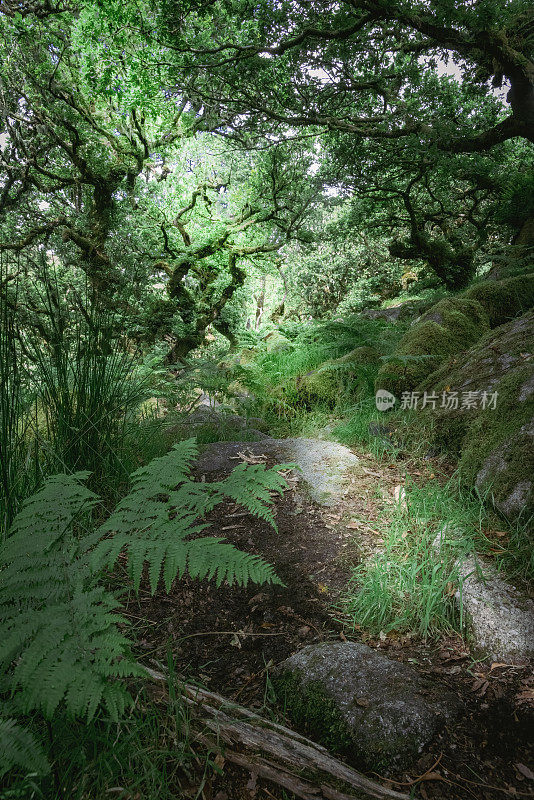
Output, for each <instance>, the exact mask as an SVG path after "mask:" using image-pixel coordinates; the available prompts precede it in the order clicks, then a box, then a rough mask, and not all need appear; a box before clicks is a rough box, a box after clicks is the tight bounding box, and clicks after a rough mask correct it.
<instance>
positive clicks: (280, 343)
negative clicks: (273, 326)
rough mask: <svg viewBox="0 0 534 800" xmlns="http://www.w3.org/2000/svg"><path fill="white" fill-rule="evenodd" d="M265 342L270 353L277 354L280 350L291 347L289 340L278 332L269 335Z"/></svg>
mask: <svg viewBox="0 0 534 800" xmlns="http://www.w3.org/2000/svg"><path fill="white" fill-rule="evenodd" d="M263 341H264V342H265V349H266V350H267V352H268V353H276V352H278V351H279V350H285V349H286V347H288V346H289V345H291V342H290V341H289V339H287V338H286V337H285V336H283V335H282V334H281V333H278V331H274V332H273V333H269V334H268V335H267V336H266V337H265V338H264V340H263Z"/></svg>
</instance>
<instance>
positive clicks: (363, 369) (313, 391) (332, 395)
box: [297, 346, 380, 405]
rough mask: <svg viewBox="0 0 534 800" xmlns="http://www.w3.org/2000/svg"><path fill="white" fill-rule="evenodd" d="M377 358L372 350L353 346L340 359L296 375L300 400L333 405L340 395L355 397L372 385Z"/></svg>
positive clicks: (375, 351) (378, 357) (375, 352)
mask: <svg viewBox="0 0 534 800" xmlns="http://www.w3.org/2000/svg"><path fill="white" fill-rule="evenodd" d="M379 363H380V356H379V354H378V351H377V350H375V348H374V347H369V346H362V347H356V348H355V349H354V350H351V351H350V353H347V354H346V355H344V356H342V357H341V358H335V359H331V360H330V361H325V363H324V364H321V366H320V367H318V368H317V369H314V370H311V371H310V372H307V373H306V374H305V375H301V376H299V378H298V379H297V391H298V395H299V397H300V398H301V399H303V400H305V401H307V400H322V401H325V402H327V403H330V404H332V405H335V403H336V402H337V401H338V400H339V398H340V397H341V396H347V395H350V396H352V397H357V396H358V394H359V393H360V392H361V390H362V389H363V388H364V387H367V386H369V385H371V386H372V382H373V380H374V377H375V374H376V369H377V367H378V364H379Z"/></svg>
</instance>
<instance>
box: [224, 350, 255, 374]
mask: <svg viewBox="0 0 534 800" xmlns="http://www.w3.org/2000/svg"><path fill="white" fill-rule="evenodd" d="M257 355H258V352H257V350H255V349H254V348H252V347H244V348H243V349H242V350H238V351H237V352H230V353H228V354H227V355H226V356H225V357H224V358H222V359H221V360H220V361H219V363H218V364H217V366H218V367H219V368H220V369H233V368H234V367H244V366H247V365H248V364H251V363H252V362H253V361H254V359H255V358H256V356H257Z"/></svg>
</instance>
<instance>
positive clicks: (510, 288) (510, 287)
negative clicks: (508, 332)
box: [463, 272, 534, 328]
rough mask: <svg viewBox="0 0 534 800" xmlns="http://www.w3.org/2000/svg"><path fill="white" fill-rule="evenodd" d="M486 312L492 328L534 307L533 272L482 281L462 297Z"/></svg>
mask: <svg viewBox="0 0 534 800" xmlns="http://www.w3.org/2000/svg"><path fill="white" fill-rule="evenodd" d="M463 296H464V297H467V298H469V299H471V300H476V301H477V302H478V303H480V305H481V306H482V307H483V308H484V310H485V311H486V313H487V315H488V318H489V323H490V325H491V327H492V328H495V327H497V326H498V325H503V324H504V323H505V322H509V321H510V320H511V319H513V318H514V317H517V315H518V314H522V313H524V312H525V311H528V309H530V308H532V307H533V306H534V272H531V273H529V274H526V275H518V276H516V277H512V278H508V279H506V280H502V281H484V282H483V283H478V284H476V285H475V286H472V287H471V288H470V289H468V290H467V292H465V294H464V295H463Z"/></svg>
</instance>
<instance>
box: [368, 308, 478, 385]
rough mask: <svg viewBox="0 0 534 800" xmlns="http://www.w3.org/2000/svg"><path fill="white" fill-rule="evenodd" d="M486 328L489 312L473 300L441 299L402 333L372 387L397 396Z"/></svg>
mask: <svg viewBox="0 0 534 800" xmlns="http://www.w3.org/2000/svg"><path fill="white" fill-rule="evenodd" d="M488 330H489V319H488V315H487V313H486V311H485V310H484V308H483V307H482V305H481V304H480V303H478V302H477V301H476V300H472V299H466V298H465V297H463V296H462V297H447V298H445V299H444V300H440V302H439V303H437V304H436V305H435V306H433V307H432V308H431V309H430V310H429V311H428V312H427V313H426V314H424V315H423V316H422V317H421V318H420V319H419V320H418V321H417V322H416V323H415V324H414V325H413V326H412V327H411V328H410V329H409V330H408V331H407V332H406V333H405V335H404V336H403V338H402V339H401V341H400V343H399V346H398V347H397V350H396V352H395V355H394V356H393V357H392V359H391V360H389V361H388V362H387V363H385V364H384V365H383V366H382V367H381V368H380V370H379V373H378V377H377V379H376V383H375V388H376V389H387V390H388V391H389V392H392V393H393V394H395V395H397V396H398V397H399V396H400V395H401V394H402V392H405V391H411V390H413V389H415V387H416V386H417V385H418V384H419V383H421V381H423V380H424V379H425V378H426V377H427V376H428V375H429V374H430V373H432V372H433V371H434V370H436V369H437V368H438V367H439V366H440V364H442V363H443V362H444V361H446V360H447V359H449V358H451V357H452V356H454V355H455V354H457V353H459V352H461V351H463V350H466V349H467V348H468V347H469V346H470V345H472V344H474V343H475V342H476V341H477V340H478V339H480V337H481V336H482V335H483V334H484V333H485V332H486V331H488Z"/></svg>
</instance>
